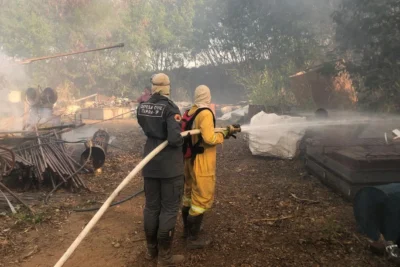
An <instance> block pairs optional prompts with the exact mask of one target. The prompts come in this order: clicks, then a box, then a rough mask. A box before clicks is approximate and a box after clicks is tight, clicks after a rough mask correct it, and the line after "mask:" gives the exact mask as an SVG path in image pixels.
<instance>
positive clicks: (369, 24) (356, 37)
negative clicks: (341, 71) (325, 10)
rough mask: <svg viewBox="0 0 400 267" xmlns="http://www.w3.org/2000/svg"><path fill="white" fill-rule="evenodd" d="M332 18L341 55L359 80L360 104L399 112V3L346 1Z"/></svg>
mask: <svg viewBox="0 0 400 267" xmlns="http://www.w3.org/2000/svg"><path fill="white" fill-rule="evenodd" d="M333 18H334V21H335V22H336V24H337V30H336V40H337V42H338V44H339V47H338V52H339V53H340V55H342V56H343V57H344V58H346V59H347V61H348V70H349V71H350V73H351V74H352V77H353V79H355V80H357V81H358V86H357V90H358V95H359V100H360V102H361V104H363V105H364V106H365V107H366V108H368V109H370V110H385V111H400V104H399V103H400V2H399V1H398V0H344V1H343V4H342V6H341V8H340V9H339V10H338V11H337V12H335V13H334V14H333Z"/></svg>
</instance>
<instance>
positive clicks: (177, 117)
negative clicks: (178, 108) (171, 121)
mask: <svg viewBox="0 0 400 267" xmlns="http://www.w3.org/2000/svg"><path fill="white" fill-rule="evenodd" d="M174 118H175V120H176V121H177V122H180V121H181V120H182V116H181V115H179V114H175V116H174Z"/></svg>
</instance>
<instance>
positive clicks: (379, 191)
mask: <svg viewBox="0 0 400 267" xmlns="http://www.w3.org/2000/svg"><path fill="white" fill-rule="evenodd" d="M353 211H354V217H355V219H356V222H357V227H358V229H359V231H360V232H361V233H363V234H365V235H366V236H367V237H368V238H370V239H372V240H374V241H377V240H378V239H379V237H380V234H382V235H383V236H384V237H385V240H387V241H393V242H397V243H399V242H400V184H397V183H396V184H387V185H381V186H373V187H365V188H363V189H361V190H359V191H358V193H357V194H356V196H355V198H354V206H353Z"/></svg>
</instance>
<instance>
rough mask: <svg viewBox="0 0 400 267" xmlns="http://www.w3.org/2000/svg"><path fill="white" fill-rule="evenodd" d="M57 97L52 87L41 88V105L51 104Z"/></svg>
mask: <svg viewBox="0 0 400 267" xmlns="http://www.w3.org/2000/svg"><path fill="white" fill-rule="evenodd" d="M57 99H58V95H57V92H56V90H54V89H53V88H50V87H47V88H45V89H44V90H43V92H42V94H41V95H40V101H41V102H42V105H45V106H51V107H52V106H53V105H54V104H55V103H56V102H57Z"/></svg>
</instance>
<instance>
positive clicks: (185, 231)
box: [182, 207, 190, 238]
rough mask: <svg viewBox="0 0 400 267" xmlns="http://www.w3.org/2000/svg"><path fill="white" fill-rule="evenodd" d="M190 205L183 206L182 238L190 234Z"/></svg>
mask: <svg viewBox="0 0 400 267" xmlns="http://www.w3.org/2000/svg"><path fill="white" fill-rule="evenodd" d="M189 210H190V207H182V221H183V235H182V238H187V237H188V235H189V228H188V222H187V218H188V216H189Z"/></svg>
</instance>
